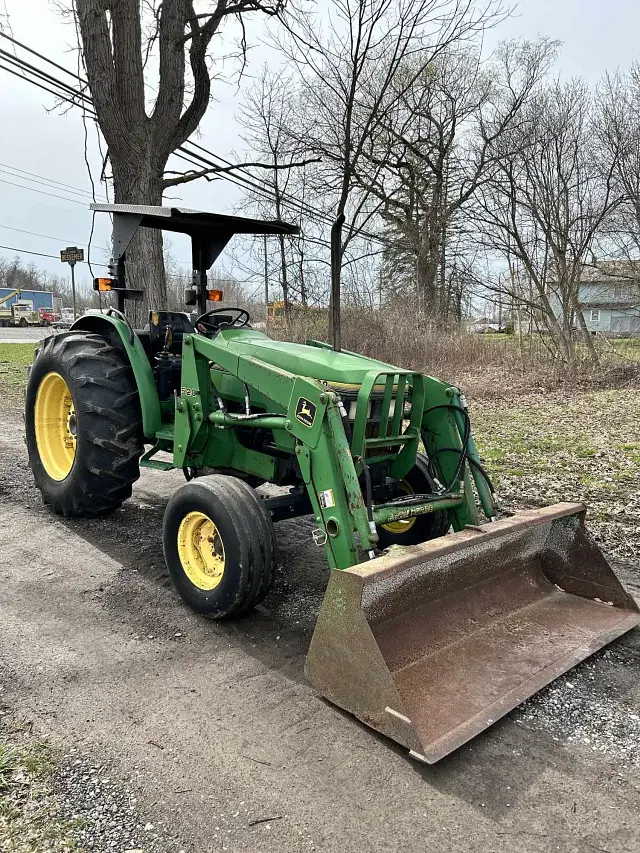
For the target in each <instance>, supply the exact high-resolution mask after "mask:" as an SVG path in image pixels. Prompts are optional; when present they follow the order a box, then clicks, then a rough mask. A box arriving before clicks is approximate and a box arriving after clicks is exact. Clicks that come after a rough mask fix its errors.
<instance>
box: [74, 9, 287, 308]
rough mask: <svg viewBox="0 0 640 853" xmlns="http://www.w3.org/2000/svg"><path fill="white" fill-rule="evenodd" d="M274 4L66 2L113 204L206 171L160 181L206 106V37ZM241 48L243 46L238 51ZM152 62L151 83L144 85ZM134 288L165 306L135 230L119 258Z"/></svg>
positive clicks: (150, 245) (161, 281)
mask: <svg viewBox="0 0 640 853" xmlns="http://www.w3.org/2000/svg"><path fill="white" fill-rule="evenodd" d="M283 3H284V0H213V2H204V0H203V2H200V3H197V2H194V0H162V2H159V0H145V1H144V2H142V3H141V2H139V0H75V10H76V13H77V20H78V24H79V31H80V37H81V42H82V56H83V60H84V64H85V68H86V74H87V79H88V82H89V88H90V90H91V97H92V99H93V104H94V108H95V110H96V113H97V117H98V123H99V125H100V130H101V131H102V134H103V136H104V138H105V140H106V143H107V145H108V151H109V160H110V162H111V168H112V171H113V184H114V194H115V201H116V203H129V204H151V205H158V204H161V202H162V195H163V193H164V191H165V190H166V189H167V188H169V187H173V186H176V185H178V184H182V183H185V182H187V181H192V180H196V179H197V178H200V177H206V176H207V175H210V174H212V173H213V172H215V171H217V170H216V169H214V168H210V167H207V168H203V169H195V170H193V169H192V170H190V171H188V172H186V173H183V174H175V173H172V174H168V173H167V171H166V167H167V161H168V159H169V157H170V155H171V154H172V153H173V152H175V151H176V149H177V148H179V146H181V145H182V144H183V143H184V142H185V141H186V140H188V139H189V137H190V136H191V135H192V134H193V133H194V132H195V131H196V129H197V128H198V125H199V124H200V121H201V119H202V117H203V116H204V114H205V111H206V109H207V107H208V106H209V101H210V96H211V79H212V73H213V72H212V68H211V65H210V59H209V51H210V47H211V43H212V39H213V37H214V36H215V35H216V34H217V33H219V31H220V29H221V27H222V25H223V23H225V21H227V19H235V20H236V21H237V22H239V25H240V27H241V32H242V34H244V18H245V17H246V15H248V14H250V13H252V12H259V13H263V14H266V15H275V14H278V13H280V12H281V11H282V8H283ZM242 45H244V40H243V42H242ZM154 52H155V53H156V54H157V72H158V73H157V80H156V81H155V82H154V83H153V84H152V83H150V82H149V81H148V79H146V72H147V71H148V60H149V57H150V56H151V55H152V54H153V53H154ZM127 260H128V268H129V271H130V273H131V275H132V278H133V279H134V280H135V282H136V286H138V287H144V288H145V290H146V292H147V295H148V297H149V299H150V300H152V301H153V303H154V304H155V305H158V306H160V305H164V304H166V300H167V290H166V282H165V276H164V265H163V255H162V241H161V237H160V233H159V232H157V231H151V230H149V229H146V230H145V229H141V230H140V232H139V236H138V237H137V238H136V240H135V241H134V243H133V244H132V246H131V248H130V250H129V252H128V259H127Z"/></svg>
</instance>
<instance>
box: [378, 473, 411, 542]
mask: <svg viewBox="0 0 640 853" xmlns="http://www.w3.org/2000/svg"><path fill="white" fill-rule="evenodd" d="M398 488H399V489H400V491H401V492H403V493H404V494H405V495H414V494H415V492H414V491H413V489H412V488H411V486H410V485H409V483H407V481H406V480H398ZM415 523H416V520H415V518H403V519H402V520H401V521H390V522H389V523H388V524H383V525H382V529H383V530H386V531H387V533H392V534H393V535H394V536H397V535H398V534H400V533H406V532H407V531H408V530H411V528H412V527H413V525H414V524H415Z"/></svg>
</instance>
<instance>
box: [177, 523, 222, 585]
mask: <svg viewBox="0 0 640 853" xmlns="http://www.w3.org/2000/svg"><path fill="white" fill-rule="evenodd" d="M178 556H179V557H180V562H181V563H182V568H183V569H184V573H185V574H186V576H187V577H188V578H189V580H190V581H191V583H192V584H193V585H194V586H197V587H198V589H202V590H206V591H207V592H208V591H210V590H212V589H215V588H216V587H217V586H218V584H219V583H220V581H221V580H222V576H223V575H224V559H225V558H224V545H223V544H222V537H221V536H220V533H219V531H218V528H217V527H216V526H215V524H214V523H213V521H211V519H210V518H209V516H208V515H205V514H204V513H203V512H189V513H187V515H185V517H184V518H183V519H182V521H181V522H180V527H179V529H178Z"/></svg>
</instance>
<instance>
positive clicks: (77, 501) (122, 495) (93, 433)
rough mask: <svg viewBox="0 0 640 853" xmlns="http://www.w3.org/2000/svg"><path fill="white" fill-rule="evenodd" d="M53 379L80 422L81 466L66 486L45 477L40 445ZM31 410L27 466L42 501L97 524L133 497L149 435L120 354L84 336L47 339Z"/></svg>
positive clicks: (32, 380)
mask: <svg viewBox="0 0 640 853" xmlns="http://www.w3.org/2000/svg"><path fill="white" fill-rule="evenodd" d="M51 372H55V373H58V374H60V375H61V376H62V378H63V379H64V381H65V382H66V384H67V386H68V388H69V390H70V392H71V396H72V398H73V403H74V407H75V411H76V416H77V443H76V453H75V459H74V462H73V467H72V469H71V471H70V472H69V474H68V476H67V477H66V478H65V479H64V480H54V479H52V478H51V477H50V476H49V475H48V474H47V471H46V470H45V468H44V465H43V464H42V460H41V457H40V452H39V450H38V444H37V441H36V430H35V422H34V410H35V401H36V395H37V392H38V388H39V386H40V383H41V381H42V380H43V378H44V377H45V376H46V375H47V374H49V373H51ZM25 411H26V417H25V426H26V441H27V450H28V454H29V465H30V467H31V470H32V471H33V475H34V478H35V482H36V487H37V488H38V489H39V491H40V492H41V494H42V498H43V500H44V502H45V503H46V504H49V505H50V506H51V508H52V509H53V510H54V511H55V512H57V513H61V514H63V515H65V516H80V517H85V518H95V517H98V516H102V515H106V514H107V513H109V512H112V511H113V510H115V509H118V507H120V506H121V505H122V503H123V501H125V500H127V498H129V497H131V487H132V484H133V483H134V482H135V481H136V480H137V479H138V477H139V476H140V468H139V459H140V455H141V453H142V451H143V447H144V445H143V440H144V436H143V432H142V416H141V412H140V400H139V396H138V389H137V386H136V382H135V379H134V376H133V372H132V370H131V367H130V365H129V363H128V361H127V360H126V356H125V355H124V354H123V353H122V351H121V350H120V349H117V348H116V347H114V346H112V345H111V344H110V343H109V342H108V341H107V340H106V339H105V338H103V337H101V336H100V335H93V334H87V333H84V332H76V331H71V332H63V333H61V334H57V335H52V336H51V337H48V338H45V339H44V340H43V342H42V344H41V346H39V347H38V349H37V350H36V352H35V356H34V362H33V365H32V367H31V372H30V375H29V381H28V384H27V392H26V406H25Z"/></svg>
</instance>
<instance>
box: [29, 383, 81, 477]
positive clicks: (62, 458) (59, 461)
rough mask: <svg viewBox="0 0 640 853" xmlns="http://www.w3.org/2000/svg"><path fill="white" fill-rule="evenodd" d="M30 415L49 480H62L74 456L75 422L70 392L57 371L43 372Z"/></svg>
mask: <svg viewBox="0 0 640 853" xmlns="http://www.w3.org/2000/svg"><path fill="white" fill-rule="evenodd" d="M33 417H34V427H35V433H36V445H37V447H38V453H39V455H40V461H41V462H42V465H43V467H44V470H45V471H46V472H47V474H48V475H49V476H50V477H51V479H52V480H64V479H65V478H66V477H68V476H69V474H70V472H71V469H72V468H73V463H74V461H75V458H76V446H77V438H76V434H77V422H76V410H75V407H74V405H73V397H72V396H71V391H70V390H69V386H68V385H67V383H66V382H65V381H64V379H63V378H62V376H60V374H59V373H53V372H52V373H47V374H46V376H45V377H44V378H43V380H42V382H41V383H40V386H39V387H38V393H37V394H36V404H35V409H34V414H33Z"/></svg>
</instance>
